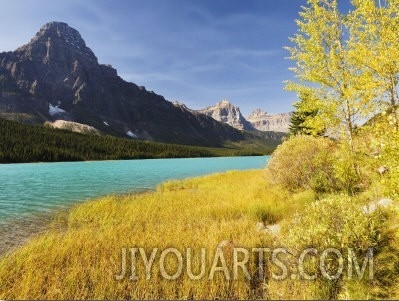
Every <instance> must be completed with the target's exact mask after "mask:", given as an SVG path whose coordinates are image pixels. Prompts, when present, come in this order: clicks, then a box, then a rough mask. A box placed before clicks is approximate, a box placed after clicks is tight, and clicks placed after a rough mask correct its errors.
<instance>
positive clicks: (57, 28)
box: [16, 22, 97, 63]
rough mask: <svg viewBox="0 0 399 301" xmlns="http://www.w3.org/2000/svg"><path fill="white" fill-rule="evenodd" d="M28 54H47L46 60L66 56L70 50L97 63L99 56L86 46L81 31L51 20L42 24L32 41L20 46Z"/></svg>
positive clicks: (19, 49)
mask: <svg viewBox="0 0 399 301" xmlns="http://www.w3.org/2000/svg"><path fill="white" fill-rule="evenodd" d="M16 51H17V52H20V53H21V52H22V53H25V55H26V56H28V57H29V56H30V57H32V56H35V55H37V54H39V55H45V57H44V61H49V60H51V59H54V58H57V57H60V56H65V55H67V54H68V53H70V52H74V54H77V55H81V56H82V57H84V59H86V60H90V61H93V62H95V63H97V57H96V56H95V55H94V53H93V51H92V50H91V49H90V48H88V47H87V46H86V43H85V41H84V40H83V38H82V36H81V35H80V33H79V32H78V31H77V30H76V29H74V28H72V27H70V26H69V25H68V24H67V23H63V22H49V23H47V24H45V25H44V26H42V28H40V30H39V31H38V32H37V33H36V35H35V36H34V37H33V38H32V39H31V41H30V42H29V43H28V44H26V45H24V46H22V47H20V48H18V49H17V50H16Z"/></svg>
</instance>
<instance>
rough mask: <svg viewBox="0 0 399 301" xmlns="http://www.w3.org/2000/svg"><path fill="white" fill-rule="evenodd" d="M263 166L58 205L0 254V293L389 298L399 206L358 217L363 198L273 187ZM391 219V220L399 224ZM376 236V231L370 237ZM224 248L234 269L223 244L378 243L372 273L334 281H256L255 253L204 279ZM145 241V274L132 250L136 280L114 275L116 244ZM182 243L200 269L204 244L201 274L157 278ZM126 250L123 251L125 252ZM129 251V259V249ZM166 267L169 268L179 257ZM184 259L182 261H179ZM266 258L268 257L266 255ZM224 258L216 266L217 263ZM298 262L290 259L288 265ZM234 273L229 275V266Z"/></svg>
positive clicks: (393, 290)
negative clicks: (243, 266)
mask: <svg viewBox="0 0 399 301" xmlns="http://www.w3.org/2000/svg"><path fill="white" fill-rule="evenodd" d="M269 183H270V181H269V179H268V178H267V173H266V172H265V171H262V170H253V171H231V172H226V173H221V174H214V175H210V176H205V177H199V178H193V179H187V180H181V181H171V182H166V183H164V184H161V185H160V186H159V187H158V188H157V190H156V191H154V192H148V193H144V194H132V195H123V196H108V197H105V198H102V199H99V200H94V201H89V202H86V203H83V204H80V205H77V206H75V207H73V208H71V209H70V211H69V213H68V214H65V213H62V214H60V215H59V216H57V217H56V218H55V220H54V223H53V225H52V227H50V228H49V230H48V231H47V233H45V234H43V235H41V236H39V237H37V238H35V239H33V240H32V241H30V242H29V243H28V244H27V245H25V246H24V247H22V248H20V249H18V250H16V251H15V252H13V253H11V254H7V255H6V256H5V257H3V258H2V259H1V260H0V299H280V298H281V299H320V298H354V297H358V298H370V297H373V298H375V297H377V298H389V297H391V298H394V297H397V296H398V295H399V288H398V286H397V284H396V283H397V279H398V274H399V272H398V266H399V263H398V262H399V235H398V234H397V233H398V232H397V225H398V224H399V221H398V214H397V212H396V211H392V212H391V211H389V212H388V211H387V212H381V213H378V214H375V215H372V216H369V217H368V216H364V214H363V213H362V210H361V208H362V207H361V206H363V205H364V204H365V203H366V202H368V201H367V199H369V197H368V196H366V195H363V196H357V197H348V196H339V195H330V196H328V195H325V196H324V197H323V199H322V200H316V195H315V193H313V192H312V191H301V192H298V193H295V194H292V193H289V192H287V191H286V190H283V189H282V188H279V187H277V186H271V185H270V184H269ZM258 222H263V223H264V224H265V225H268V224H273V223H279V224H281V225H282V230H281V234H280V235H278V236H274V235H273V234H270V233H263V232H258V231H256V225H257V223H258ZM395 225H396V226H395ZM374 234H375V235H374ZM223 241H227V242H228V244H227V247H225V248H223V252H224V254H225V257H226V262H227V265H228V266H229V268H231V262H232V261H231V260H232V253H231V252H230V249H229V247H231V246H234V247H245V248H247V249H248V250H251V249H252V248H259V247H265V248H271V249H273V248H277V247H283V246H287V247H289V248H291V247H293V248H299V249H300V248H306V247H309V246H313V247H315V248H322V247H324V248H325V247H328V246H338V245H340V246H341V247H342V248H345V247H348V246H351V247H358V248H360V249H359V252H360V253H359V254H362V252H363V249H364V248H366V247H367V246H368V245H369V244H374V247H375V248H376V254H375V265H376V269H375V273H376V279H374V280H373V281H371V282H370V281H368V280H362V281H348V280H347V279H345V277H344V278H342V279H340V280H339V281H336V282H331V281H325V280H323V279H318V280H316V281H309V280H295V279H294V280H293V279H290V278H288V279H286V280H284V281H280V280H273V279H271V278H270V272H273V269H274V270H276V271H275V272H276V274H279V268H278V267H276V265H274V266H272V265H269V267H270V269H271V270H270V271H266V273H267V272H269V274H267V275H266V276H267V277H266V278H265V279H263V280H258V279H257V275H258V272H259V270H258V265H257V259H256V256H255V255H253V254H251V255H250V260H249V263H248V270H249V273H250V275H251V276H252V278H251V280H247V279H245V278H244V275H243V274H239V277H238V280H230V281H228V280H226V279H225V278H224V277H223V273H222V272H217V273H215V275H216V276H215V277H214V278H213V279H209V278H208V276H209V275H210V268H211V266H212V261H213V259H214V254H215V250H216V249H217V246H218V245H219V244H220V243H221V242H223ZM136 247H137V248H145V251H146V255H147V256H148V257H149V256H150V253H151V250H152V248H158V249H159V251H158V253H157V254H156V257H155V261H154V265H153V267H152V269H151V271H150V275H151V277H150V279H148V280H147V279H146V277H145V276H146V273H145V270H144V265H143V263H142V259H141V257H140V256H137V273H136V274H137V275H138V277H139V278H138V280H130V279H129V276H130V273H131V269H130V261H128V265H129V266H128V268H127V275H126V277H125V278H124V279H122V280H117V279H116V275H118V274H119V273H120V269H121V268H120V265H121V256H122V255H121V253H122V248H136ZM170 247H173V248H176V249H178V250H179V251H180V252H181V254H182V255H183V257H184V258H185V259H186V249H187V248H191V249H192V250H193V264H192V267H193V273H194V274H198V273H199V271H200V268H199V267H200V263H199V262H200V257H199V256H200V255H199V254H200V250H201V248H205V250H206V272H205V277H203V278H201V279H200V280H191V279H189V277H188V275H187V269H186V265H185V266H184V267H183V272H182V274H181V276H180V277H178V278H177V279H175V280H167V279H165V278H163V277H161V274H162V273H161V271H160V265H159V259H160V253H161V252H162V250H164V249H166V248H170ZM128 256H130V255H129V253H128ZM129 258H130V257H129ZM165 262H166V263H165V268H166V270H167V271H168V273H169V274H173V273H174V271H176V268H177V262H176V258H174V257H173V256H171V257H169V259H168V260H166V261H165ZM184 262H185V263H186V262H187V260H185V261H184ZM268 263H270V262H268ZM218 266H220V264H219V265H218ZM293 267H294V268H295V264H294V265H293ZM230 276H233V275H232V274H230Z"/></svg>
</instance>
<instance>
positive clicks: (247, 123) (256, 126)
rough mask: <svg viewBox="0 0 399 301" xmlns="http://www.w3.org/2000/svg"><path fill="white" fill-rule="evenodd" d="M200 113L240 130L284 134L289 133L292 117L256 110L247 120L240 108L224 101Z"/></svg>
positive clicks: (288, 114) (285, 114) (289, 114)
mask: <svg viewBox="0 0 399 301" xmlns="http://www.w3.org/2000/svg"><path fill="white" fill-rule="evenodd" d="M198 112H200V113H203V114H205V115H207V116H210V117H212V118H213V119H215V120H217V121H220V122H223V123H225V124H228V125H230V126H232V127H234V128H236V129H238V130H246V131H262V132H282V133H286V132H288V130H289V125H290V122H291V115H292V113H283V114H275V115H272V114H268V113H266V112H264V111H262V110H261V109H256V110H255V111H253V112H252V113H251V114H250V115H249V116H248V118H245V117H244V116H243V115H242V114H241V111H240V108H239V107H236V106H234V105H233V104H231V103H230V102H229V101H228V100H222V101H220V102H218V103H217V104H216V105H214V106H211V107H207V108H205V109H202V110H198Z"/></svg>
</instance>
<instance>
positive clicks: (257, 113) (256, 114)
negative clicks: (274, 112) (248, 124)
mask: <svg viewBox="0 0 399 301" xmlns="http://www.w3.org/2000/svg"><path fill="white" fill-rule="evenodd" d="M266 116H270V114H269V113H267V112H266V111H263V110H262V109H255V110H254V111H253V112H252V113H251V114H249V115H248V117H247V119H248V120H249V119H253V118H259V117H266Z"/></svg>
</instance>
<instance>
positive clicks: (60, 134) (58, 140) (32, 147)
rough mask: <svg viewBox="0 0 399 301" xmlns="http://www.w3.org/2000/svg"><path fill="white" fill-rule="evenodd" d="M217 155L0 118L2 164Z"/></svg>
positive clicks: (0, 161)
mask: <svg viewBox="0 0 399 301" xmlns="http://www.w3.org/2000/svg"><path fill="white" fill-rule="evenodd" d="M209 156H215V154H214V153H211V152H210V151H209V150H207V149H205V148H196V147H189V146H183V145H174V144H163V143H155V142H146V141H137V140H130V139H122V138H115V137H111V136H100V135H89V134H78V133H73V132H69V131H66V130H59V129H51V128H47V127H44V126H32V125H24V124H20V123H16V122H13V121H7V120H4V119H0V163H22V162H38V161H40V162H56V161H84V160H116V159H146V158H173V157H209Z"/></svg>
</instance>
